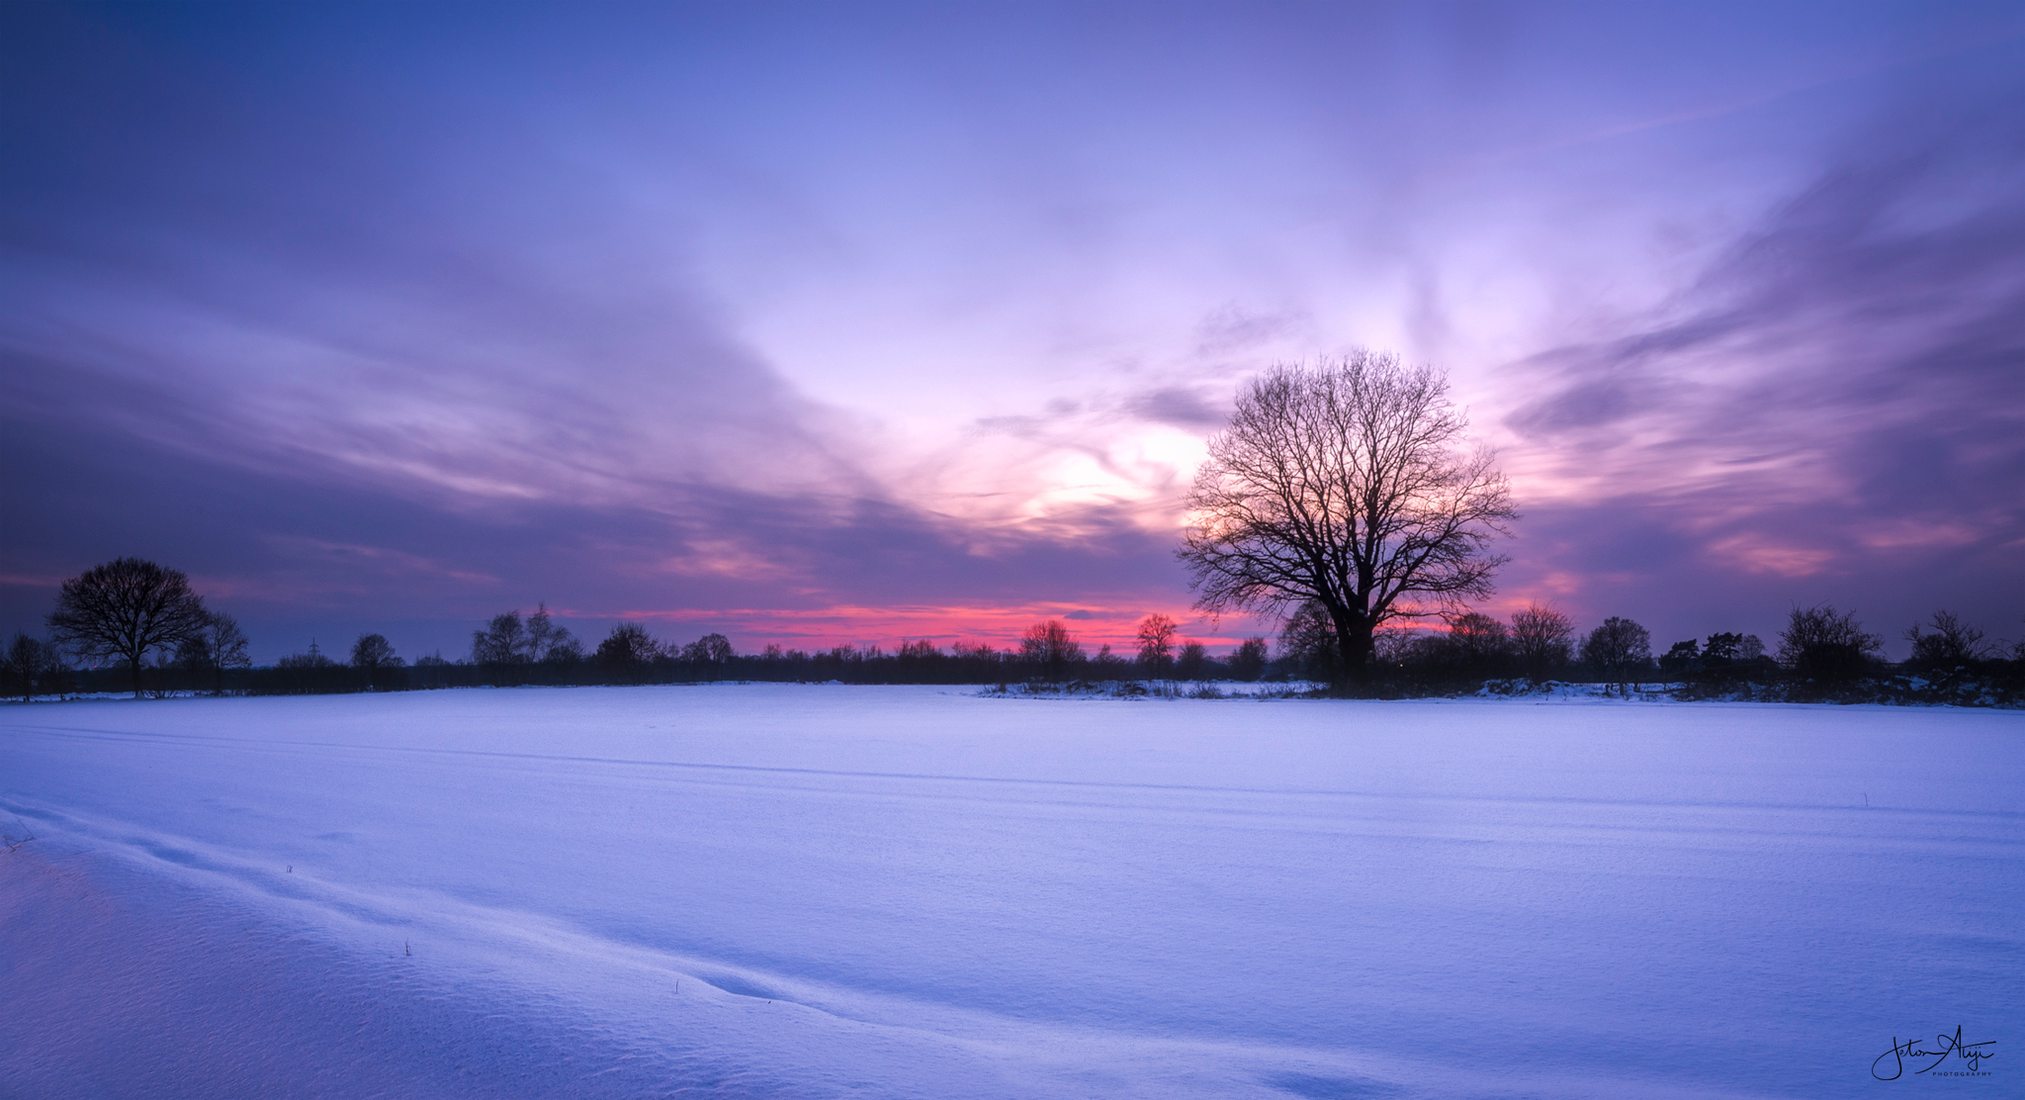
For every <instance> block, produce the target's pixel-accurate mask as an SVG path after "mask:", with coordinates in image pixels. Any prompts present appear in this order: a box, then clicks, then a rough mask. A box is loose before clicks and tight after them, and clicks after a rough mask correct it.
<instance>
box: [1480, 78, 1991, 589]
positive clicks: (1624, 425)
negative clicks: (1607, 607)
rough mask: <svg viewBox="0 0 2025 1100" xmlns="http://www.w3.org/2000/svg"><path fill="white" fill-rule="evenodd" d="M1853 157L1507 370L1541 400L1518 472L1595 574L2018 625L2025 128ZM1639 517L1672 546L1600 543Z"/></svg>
mask: <svg viewBox="0 0 2025 1100" xmlns="http://www.w3.org/2000/svg"><path fill="white" fill-rule="evenodd" d="M1852 144H1853V145H1854V146H1855V147H1857V148H1859V149H1860V150H1861V152H1860V153H1858V154H1853V155H1852V156H1850V157H1849V158H1848V159H1847V160H1846V161H1845V162H1844V163H1842V164H1840V165H1838V166H1836V167H1834V168H1832V169H1829V170H1826V171H1823V172H1821V173H1820V174H1819V175H1818V177H1817V178H1816V179H1814V180H1813V181H1812V182H1811V183H1809V184H1808V185H1807V186H1805V187H1803V188H1801V189H1800V190H1798V191H1797V192H1796V193H1794V194H1792V195H1791V196H1790V197H1788V198H1787V199H1786V200H1784V201H1782V202H1780V203H1778V204H1777V205H1776V206H1774V207H1773V208H1772V209H1771V210H1769V211H1768V212H1767V213H1766V214H1765V216H1764V217H1763V218H1762V219H1761V220H1760V221H1759V222H1758V224H1756V225H1755V226H1753V227H1752V228H1751V229H1750V230H1749V231H1748V232H1747V233H1745V234H1743V235H1742V236H1741V237H1740V238H1739V239H1737V240H1736V241H1735V242H1734V243H1733V244H1732V245H1731V246H1730V247H1728V248H1727V249H1725V250H1723V251H1722V253H1721V254H1720V255H1719V256H1718V257H1717V258H1716V259H1715V260H1714V261H1713V262H1711V263H1710V264H1709V265H1708V266H1707V267H1706V269H1705V270H1703V271H1702V272H1701V273H1700V274H1699V275H1698V276H1697V277H1696V278H1694V279H1693V280H1692V281H1691V282H1689V283H1688V284H1687V285H1686V286H1684V287H1682V288H1681V289H1680V290H1679V291H1678V292H1677V293H1676V294H1675V295H1674V296H1673V297H1672V298H1671V299H1670V300H1669V301H1667V302H1666V303H1665V304H1664V305H1663V306H1662V307H1661V308H1659V309H1658V310H1656V311H1655V312H1654V313H1653V314H1652V315H1650V316H1647V317H1643V318H1633V319H1631V320H1629V321H1627V322H1620V323H1618V324H1617V325H1616V326H1615V328H1614V330H1606V331H1604V332H1602V333H1600V334H1599V335H1597V336H1596V337H1595V338H1592V339H1589V340H1586V341H1583V342H1580V343H1573V344H1569V345H1566V346H1562V347H1558V348H1554V349H1551V350H1549V351H1547V352H1545V353H1542V354H1539V355H1535V356H1531V357H1529V358H1528V359H1526V360H1525V361H1523V362H1521V363H1519V364H1516V365H1515V366H1514V367H1512V368H1510V369H1509V370H1510V373H1509V375H1508V378H1509V379H1510V381H1511V382H1512V383H1514V385H1513V388H1515V389H1524V390H1531V391H1534V392H1536V393H1537V394H1538V396H1536V397H1534V398H1532V399H1531V400H1529V401H1527V402H1526V403H1524V404H1523V405H1521V406H1520V407H1518V408H1517V409H1516V410H1515V411H1514V412H1513V413H1512V414H1510V415H1509V416H1508V417H1507V418H1506V420H1505V424H1506V426H1507V427H1508V428H1509V429H1511V430H1513V431H1514V432H1516V433H1517V435H1518V436H1519V438H1520V440H1521V444H1520V446H1519V447H1517V448H1515V452H1516V453H1515V455H1514V458H1515V461H1516V462H1517V463H1519V464H1520V465H1522V466H1524V467H1526V468H1527V469H1529V470H1531V471H1532V472H1533V473H1534V474H1535V475H1536V476H1535V478H1534V479H1533V480H1532V482H1531V484H1532V486H1533V487H1534V488H1535V489H1536V490H1544V495H1545V497H1546V498H1547V499H1551V500H1553V501H1554V502H1555V503H1554V505H1553V507H1551V508H1549V509H1547V510H1546V511H1545V516H1546V522H1547V523H1548V524H1551V525H1553V526H1555V527H1556V528H1558V529H1559V530H1558V531H1557V537H1558V538H1560V539H1562V540H1563V541H1564V543H1565V544H1567V545H1569V546H1571V547H1574V548H1576V549H1575V551H1574V552H1575V554H1576V556H1577V557H1578V558H1579V559H1580V560H1581V561H1582V563H1583V565H1584V567H1585V568H1587V569H1589V570H1592V571H1594V572H1596V573H1598V574H1606V575H1607V574H1608V573H1610V572H1611V570H1612V568H1613V566H1615V567H1617V568H1620V569H1621V568H1626V567H1629V568H1633V569H1635V570H1636V571H1637V572H1638V573H1639V574H1640V575H1642V576H1645V577H1647V578H1656V577H1661V576H1664V577H1668V578H1669V579H1670V580H1679V579H1684V578H1695V579H1701V580H1704V581H1705V582H1706V583H1707V584H1709V585H1726V584H1730V583H1733V581H1734V578H1735V576H1736V574H1738V573H1740V572H1741V573H1747V574H1755V575H1759V576H1768V577H1777V578H1780V579H1781V580H1782V581H1783V582H1784V583H1783V584H1782V585H1781V586H1780V587H1779V589H1778V591H1782V592H1785V593H1789V594H1792V596H1798V595H1799V594H1800V593H1802V592H1824V591H1825V592H1832V593H1833V594H1834V595H1835V597H1836V598H1838V599H1841V600H1844V601H1845V602H1856V603H1860V604H1862V605H1865V606H1870V607H1878V608H1882V609H1884V610H1885V611H1887V612H1888V613H1889V614H1891V615H1892V616H1893V617H1895V618H1907V619H1908V620H1909V619H1910V617H1912V616H1914V615H1917V614H1923V613H1924V610H1931V608H1924V609H1923V608H1922V607H1920V606H1917V603H1918V602H1920V601H1931V600H1938V599H1952V600H1955V601H1958V602H1959V603H1960V604H1961V605H1963V606H1966V605H1968V603H1969V602H1971V601H1973V602H1976V603H1981V604H1983V605H1985V606H1994V608H1997V609H2004V608H2009V609H2010V610H2012V611H2019V610H2025V578H2021V577H2020V574H2019V572H2018V570H2017V569H2016V566H2015V562H2007V561H2006V556H2005V555H2004V554H2003V553H2002V551H2001V549H2000V548H2001V547H2003V546H2005V545H2010V544H2015V543H2016V542H2017V540H2019V539H2020V538H2021V537H2025V497H2021V496H2020V495H2019V494H2017V493H2012V492H2006V491H2004V490H2002V489H2000V488H1998V487H2000V486H2016V485H2025V204H2021V203H2020V202H2019V201H2018V198H2017V196H2018V195H2019V194H2025V123H2021V122H2020V120H2019V119H2018V118H2017V117H2015V116H1998V117H1990V116H1982V117H1977V118H1974V119H1972V120H1971V121H1970V122H1967V123H1964V124H1963V125H1962V126H1960V127H1959V128H1956V129H1954V130H1951V131H1946V132H1939V133H1937V132H1935V131H1934V129H1933V128H1932V127H1924V128H1918V129H1915V128H1911V127H1907V126H1904V125H1903V124H1902V120H1899V119H1893V120H1891V121H1890V124H1888V125H1885V124H1880V125H1878V126H1876V127H1874V128H1872V129H1870V130H1868V131H1866V132H1865V133H1864V134H1863V135H1862V136H1861V140H1858V141H1856V142H1853V143H1852ZM1522 487H1523V486H1522ZM1529 511H1533V512H1535V513H1538V512H1540V511H1541V510H1540V509H1538V508H1534V509H1530V510H1529ZM1539 522H1540V521H1539V519H1538V518H1529V526H1537V525H1538V523H1539ZM1641 525H1643V526H1645V527H1647V528H1648V529H1650V530H1653V531H1656V532H1659V533H1661V536H1660V537H1661V538H1662V539H1669V538H1670V539H1672V540H1675V541H1676V542H1677V543H1678V549H1677V550H1674V551H1670V552H1667V553H1657V552H1656V551H1658V550H1659V547H1656V546H1648V547H1620V548H1618V549H1617V550H1616V551H1615V552H1601V551H1599V550H1598V549H1597V544H1598V543H1600V542H1605V541H1607V540H1605V538H1604V533H1605V532H1606V531H1611V532H1622V531H1623V530H1625V529H1626V528H1627V527H1630V528H1633V529H1636V528H1638V527H1639V526H1641ZM1585 545H1587V546H1589V547H1590V549H1588V550H1586V551H1584V550H1582V549H1580V548H1581V547H1583V546H1585ZM1669 560H1674V561H1681V562H1683V563H1684V564H1683V565H1682V571H1681V572H1675V571H1673V570H1672V569H1669V568H1666V565H1667V562H1668V561H1669ZM1562 564H1563V565H1565V564H1566V563H1565V562H1564V563H1562ZM1942 578H1946V579H1947V580H1946V581H1945V583H1944V582H1943V581H1942ZM1646 583H1653V581H1652V580H1650V579H1649V580H1648V581H1647V582H1646ZM1972 593H1973V595H1972ZM1789 598H1790V597H1789ZM1809 598H1812V597H1809ZM1725 602H1729V603H1731V604H1736V603H1738V602H1739V601H1736V600H1731V599H1727V598H1726V600H1725Z"/></svg>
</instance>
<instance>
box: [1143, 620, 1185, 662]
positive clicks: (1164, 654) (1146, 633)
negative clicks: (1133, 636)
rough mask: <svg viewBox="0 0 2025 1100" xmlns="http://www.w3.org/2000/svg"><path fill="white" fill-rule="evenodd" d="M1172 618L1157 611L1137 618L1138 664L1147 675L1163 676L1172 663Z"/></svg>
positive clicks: (1173, 630) (1174, 626)
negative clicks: (1139, 618)
mask: <svg viewBox="0 0 2025 1100" xmlns="http://www.w3.org/2000/svg"><path fill="white" fill-rule="evenodd" d="M1177 629H1178V627H1177V626H1176V625H1175V622H1174V620H1173V619H1170V618H1168V617H1167V616H1165V615H1162V614H1160V613H1159V612H1154V613H1153V614H1151V615H1148V616H1146V617H1145V618H1143V619H1141V620H1139V665H1140V667H1141V668H1143V669H1145V670H1146V674H1147V675H1148V676H1164V675H1166V674H1167V669H1168V666H1170V665H1172V664H1173V663H1174V632H1175V631H1176V630H1177Z"/></svg>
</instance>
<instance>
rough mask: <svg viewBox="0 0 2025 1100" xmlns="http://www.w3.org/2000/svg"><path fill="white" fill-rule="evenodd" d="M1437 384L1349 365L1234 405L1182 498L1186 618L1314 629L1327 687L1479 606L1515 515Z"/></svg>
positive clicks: (1440, 381) (1307, 374)
mask: <svg viewBox="0 0 2025 1100" xmlns="http://www.w3.org/2000/svg"><path fill="white" fill-rule="evenodd" d="M1467 429H1468V421H1467V418H1466V417H1465V416H1464V415H1463V412H1462V410H1460V409H1458V408H1456V406H1455V404H1454V403H1453V402H1452V401H1451V400H1450V399H1449V395H1448V381H1447V378H1446V377H1445V376H1444V375H1443V374H1442V373H1441V372H1440V371H1437V370H1435V369H1434V368H1432V367H1427V366H1419V367H1413V366H1407V365H1405V364H1403V363H1401V362H1400V360H1399V358H1398V356H1396V355H1391V354H1374V353H1371V352H1366V351H1358V352H1354V353H1352V354H1350V355H1347V356H1343V357H1341V358H1338V359H1333V360H1324V361H1322V362H1321V363H1318V364H1315V365H1312V366H1306V365H1280V366H1275V367H1272V368H1271V369H1269V370H1267V371H1266V372H1265V373H1263V374H1261V375H1260V376H1259V377H1257V378H1255V379H1253V380H1252V381H1251V382H1250V383H1249V384H1247V385H1246V386H1245V387H1244V389H1243V390H1241V391H1240V392H1239V394H1238V403H1237V410H1236V412H1234V413H1233V414H1232V416H1231V422H1230V426H1229V427H1227V428H1225V429H1224V430H1223V431H1221V432H1219V433H1217V434H1216V435H1215V436H1214V437H1212V438H1211V439H1210V441H1209V460H1208V461H1207V462H1205V463H1204V464H1203V466H1202V469H1201V470H1200V471H1199V472H1198V473H1197V475H1196V479H1195V487H1194V489H1193V490H1192V491H1191V492H1190V493H1189V496H1188V506H1189V521H1188V527H1187V529H1186V531H1185V532H1184V535H1183V542H1182V547H1181V549H1180V550H1179V551H1177V554H1178V556H1179V557H1180V558H1181V560H1182V561H1183V562H1184V563H1185V564H1186V565H1187V566H1188V569H1189V572H1190V574H1191V577H1192V585H1193V587H1194V589H1195V592H1196V604H1197V606H1199V607H1201V608H1203V609H1204V610H1207V611H1210V612H1212V613H1222V612H1226V611H1232V610H1251V611H1266V612H1272V613H1276V614H1280V615H1282V616H1285V615H1288V614H1290V613H1292V612H1293V611H1295V610H1297V609H1299V608H1301V607H1302V606H1303V605H1306V604H1313V605H1314V606H1315V607H1317V608H1319V609H1320V610H1322V611H1323V612H1324V613H1326V615H1327V616H1328V619H1329V622H1330V625H1331V626H1332V627H1333V633H1334V640H1335V649H1336V653H1335V666H1336V667H1335V673H1336V677H1337V678H1338V680H1339V681H1340V680H1354V679H1357V678H1359V677H1361V676H1362V675H1363V673H1364V672H1365V670H1366V669H1367V668H1368V666H1369V664H1370V660H1371V652H1372V632H1373V631H1374V630H1376V629H1377V628H1378V627H1380V626H1382V625H1383V624H1385V623H1386V622H1388V621H1391V620H1393V619H1397V618H1415V617H1421V616H1427V615H1434V614H1438V613H1440V612H1442V611H1444V610H1454V609H1455V608H1456V607H1457V606H1458V605H1459V604H1460V603H1461V602H1462V601H1465V600H1468V599H1472V598H1479V597H1482V596H1486V595H1489V594H1490V592H1491V576H1492V574H1493V573H1494V572H1495V571H1496V569H1497V567H1498V566H1499V565H1501V564H1503V562H1504V560H1505V559H1504V558H1503V557H1500V556H1499V555H1497V554H1495V553H1494V552H1493V551H1492V543H1493V541H1494V539H1495V538H1496V537H1497V536H1499V535H1503V534H1507V533H1509V531H1508V528H1507V524H1508V523H1509V522H1510V521H1511V520H1512V519H1513V518H1514V517H1515V516H1516V515H1517V513H1516V511H1515V510H1514V509H1513V507H1512V502H1511V494H1510V492H1509V490H1508V489H1507V487H1506V483H1505V478H1504V475H1503V474H1501V473H1499V472H1498V470H1497V467H1496V465H1495V464H1494V461H1493V458H1492V455H1491V453H1490V451H1488V450H1487V449H1484V448H1482V447H1475V446H1471V445H1470V443H1469V441H1468V439H1467V437H1466V433H1467Z"/></svg>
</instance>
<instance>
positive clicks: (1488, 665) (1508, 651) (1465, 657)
mask: <svg viewBox="0 0 2025 1100" xmlns="http://www.w3.org/2000/svg"><path fill="white" fill-rule="evenodd" d="M1447 642H1448V644H1447V647H1446V648H1447V649H1448V653H1449V656H1450V657H1451V658H1452V659H1453V660H1454V661H1455V662H1456V663H1457V664H1459V665H1461V666H1462V668H1463V669H1464V670H1465V671H1468V672H1471V673H1475V674H1478V675H1489V674H1491V673H1494V672H1498V671H1500V670H1502V669H1503V668H1504V666H1505V665H1506V664H1507V663H1508V662H1509V660H1510V658H1511V655H1512V638H1511V634H1510V633H1509V632H1508V631H1506V629H1505V624H1504V623H1503V622H1501V621H1499V620H1497V619H1493V618H1491V617H1490V616H1489V615H1486V614H1484V613H1483V612H1481V611H1468V612H1464V613H1463V614H1461V615H1457V616H1455V617H1454V618H1452V619H1450V620H1449V624H1448V638H1447Z"/></svg>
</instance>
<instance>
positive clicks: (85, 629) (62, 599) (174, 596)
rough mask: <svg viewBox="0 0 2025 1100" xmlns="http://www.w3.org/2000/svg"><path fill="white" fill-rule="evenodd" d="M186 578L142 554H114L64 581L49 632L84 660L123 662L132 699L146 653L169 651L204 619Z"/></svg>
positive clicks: (201, 606) (138, 692)
mask: <svg viewBox="0 0 2025 1100" xmlns="http://www.w3.org/2000/svg"><path fill="white" fill-rule="evenodd" d="M205 618H206V616H205V612H204V602H203V601H202V600H200V599H198V598H197V594H196V593H195V592H193V591H191V590H190V579H189V578H188V577H186V576H184V575H183V574H182V573H181V572H179V571H177V570H174V569H164V568H162V567H161V566H159V565H156V564H155V563H154V562H151V561H143V560H141V559H140V558H118V559H116V560H113V561H109V562H107V563H105V564H104V565H100V566H95V567H93V568H91V569H89V570H87V571H85V572H84V573H82V574H80V575H78V576H75V577H72V578H71V579H69V580H67V581H65V582H63V589H62V590H61V591H60V592H59V593H58V594H57V597H56V610H55V611H54V612H52V613H51V614H50V616H49V632H50V634H51V635H52V636H54V638H55V639H56V641H57V643H58V644H59V645H62V646H65V647H66V648H68V649H70V650H71V652H73V653H76V654H77V655H78V656H79V657H80V658H81V659H83V660H88V661H118V662H120V663H122V664H124V665H126V666H127V672H128V675H129V677H130V679H131V680H132V683H133V689H134V698H136V699H138V698H140V697H141V668H142V666H143V665H144V663H145V662H146V661H147V658H148V656H149V655H150V654H160V655H167V654H169V653H171V652H173V651H174V650H175V648H176V647H177V646H179V645H181V644H182V643H183V641H184V640H185V639H187V638H189V637H190V636H191V635H192V634H194V633H196V632H197V631H199V630H201V629H202V628H203V626H204V623H205Z"/></svg>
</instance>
